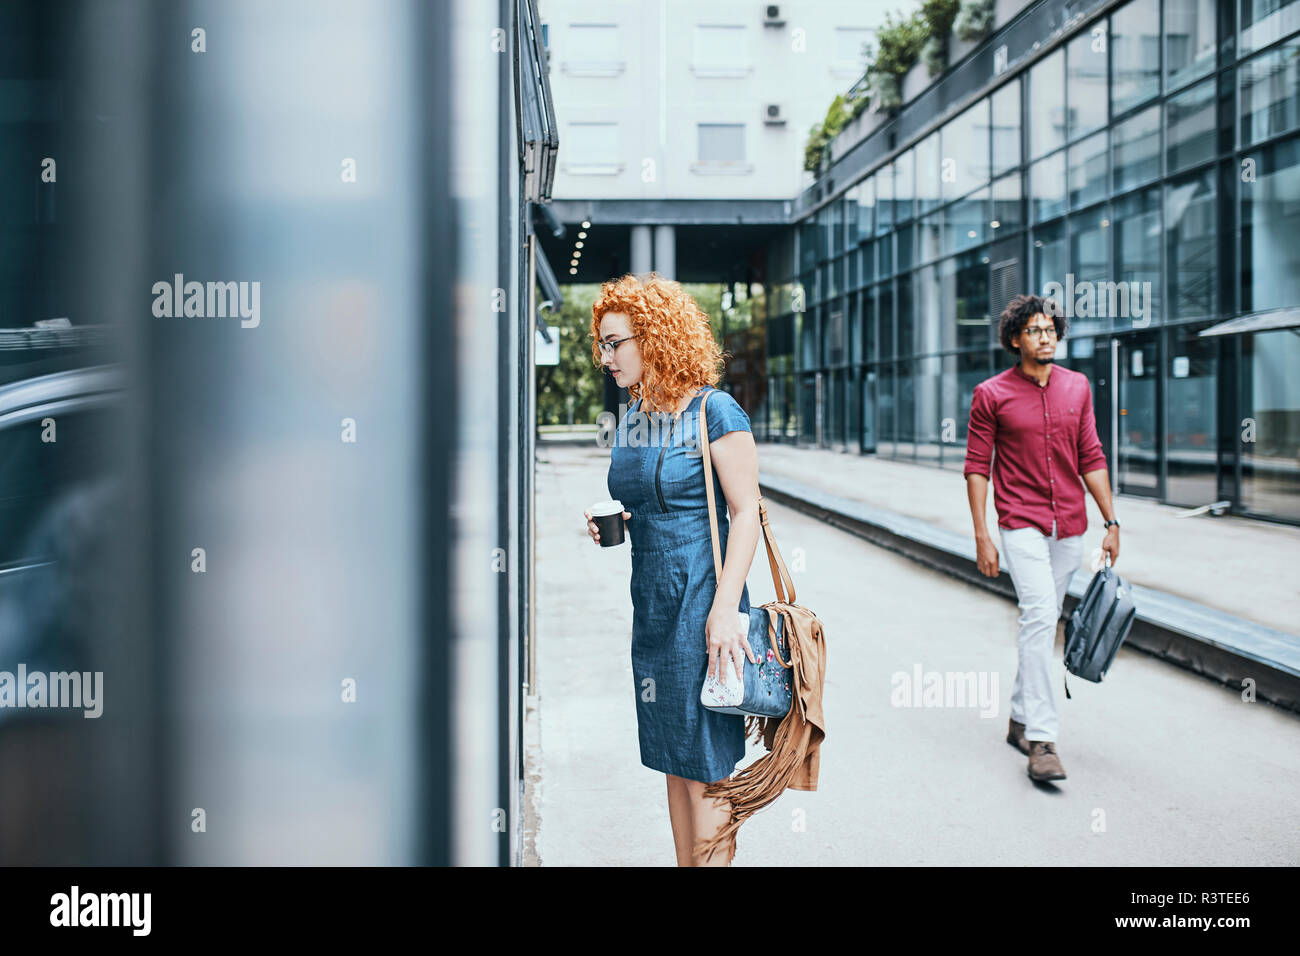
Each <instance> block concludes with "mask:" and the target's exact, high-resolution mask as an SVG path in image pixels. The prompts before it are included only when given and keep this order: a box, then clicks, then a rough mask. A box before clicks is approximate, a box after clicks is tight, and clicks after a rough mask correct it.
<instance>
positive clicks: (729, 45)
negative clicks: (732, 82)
mask: <svg viewBox="0 0 1300 956" xmlns="http://www.w3.org/2000/svg"><path fill="white" fill-rule="evenodd" d="M693 39H694V41H695V42H694V49H693V51H692V54H691V67H692V69H693V70H694V71H695V74H696V75H697V76H744V75H745V74H746V73H748V72H749V69H750V65H751V64H750V58H749V48H748V43H747V32H746V30H745V28H744V27H743V26H740V25H733V24H698V25H696V27H695V32H694V36H693Z"/></svg>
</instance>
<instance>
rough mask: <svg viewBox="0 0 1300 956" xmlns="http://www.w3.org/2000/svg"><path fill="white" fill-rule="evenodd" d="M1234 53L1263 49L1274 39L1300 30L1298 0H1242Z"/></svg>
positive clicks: (1242, 54)
mask: <svg viewBox="0 0 1300 956" xmlns="http://www.w3.org/2000/svg"><path fill="white" fill-rule="evenodd" d="M1237 9H1238V17H1239V27H1238V29H1239V30H1240V31H1241V32H1240V34H1239V35H1238V38H1237V55H1238V56H1245V55H1246V54H1247V53H1251V52H1253V51H1255V50H1262V49H1263V48H1264V47H1266V46H1268V45H1269V44H1270V43H1272V42H1274V41H1275V40H1280V39H1282V38H1283V37H1285V36H1289V35H1290V34H1292V33H1294V32H1295V31H1296V30H1300V5H1298V4H1297V0H1241V3H1240V6H1239V7H1238V8H1237Z"/></svg>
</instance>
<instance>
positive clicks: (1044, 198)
mask: <svg viewBox="0 0 1300 956" xmlns="http://www.w3.org/2000/svg"><path fill="white" fill-rule="evenodd" d="M1029 199H1030V202H1029V206H1030V209H1031V210H1032V212H1033V221H1034V222H1042V221H1043V220H1044V219H1051V218H1052V217H1053V216H1059V215H1060V214H1061V213H1063V212H1064V211H1065V152H1064V151H1062V152H1059V153H1053V154H1052V155H1051V156H1048V157H1047V158H1046V159H1040V160H1039V161H1038V162H1036V163H1034V165H1032V166H1030V167H1029Z"/></svg>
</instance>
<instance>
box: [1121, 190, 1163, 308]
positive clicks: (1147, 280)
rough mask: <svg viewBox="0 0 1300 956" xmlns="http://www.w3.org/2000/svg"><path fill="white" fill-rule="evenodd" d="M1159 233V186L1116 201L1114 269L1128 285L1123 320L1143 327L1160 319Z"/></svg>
mask: <svg viewBox="0 0 1300 956" xmlns="http://www.w3.org/2000/svg"><path fill="white" fill-rule="evenodd" d="M1160 236H1161V228H1160V189H1159V187H1154V188H1151V189H1144V190H1143V191H1142V192H1140V193H1134V194H1133V195H1131V196H1125V197H1124V198H1123V199H1121V200H1119V201H1117V202H1116V203H1115V273H1116V279H1117V280H1118V281H1120V282H1123V283H1125V285H1126V286H1127V287H1128V289H1129V296H1128V299H1129V309H1128V315H1127V316H1125V317H1124V318H1123V319H1122V324H1130V323H1136V324H1137V325H1138V327H1141V326H1143V325H1146V324H1148V323H1151V322H1156V321H1159V320H1160V317H1161V311H1160V310H1161V305H1160ZM1117 324H1121V323H1117Z"/></svg>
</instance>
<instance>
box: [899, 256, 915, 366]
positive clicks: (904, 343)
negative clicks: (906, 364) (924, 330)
mask: <svg viewBox="0 0 1300 956" xmlns="http://www.w3.org/2000/svg"><path fill="white" fill-rule="evenodd" d="M914 278H915V277H914V276H912V275H901V276H899V277H898V286H897V294H898V317H897V320H896V322H895V324H894V327H895V329H896V331H897V333H898V338H897V339H896V340H895V345H896V347H897V348H896V351H897V354H898V355H911V354H912V353H913V352H915V351H916V342H917V339H916V337H915V330H916V315H915V313H914V312H913V297H912V282H913V281H914Z"/></svg>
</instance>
